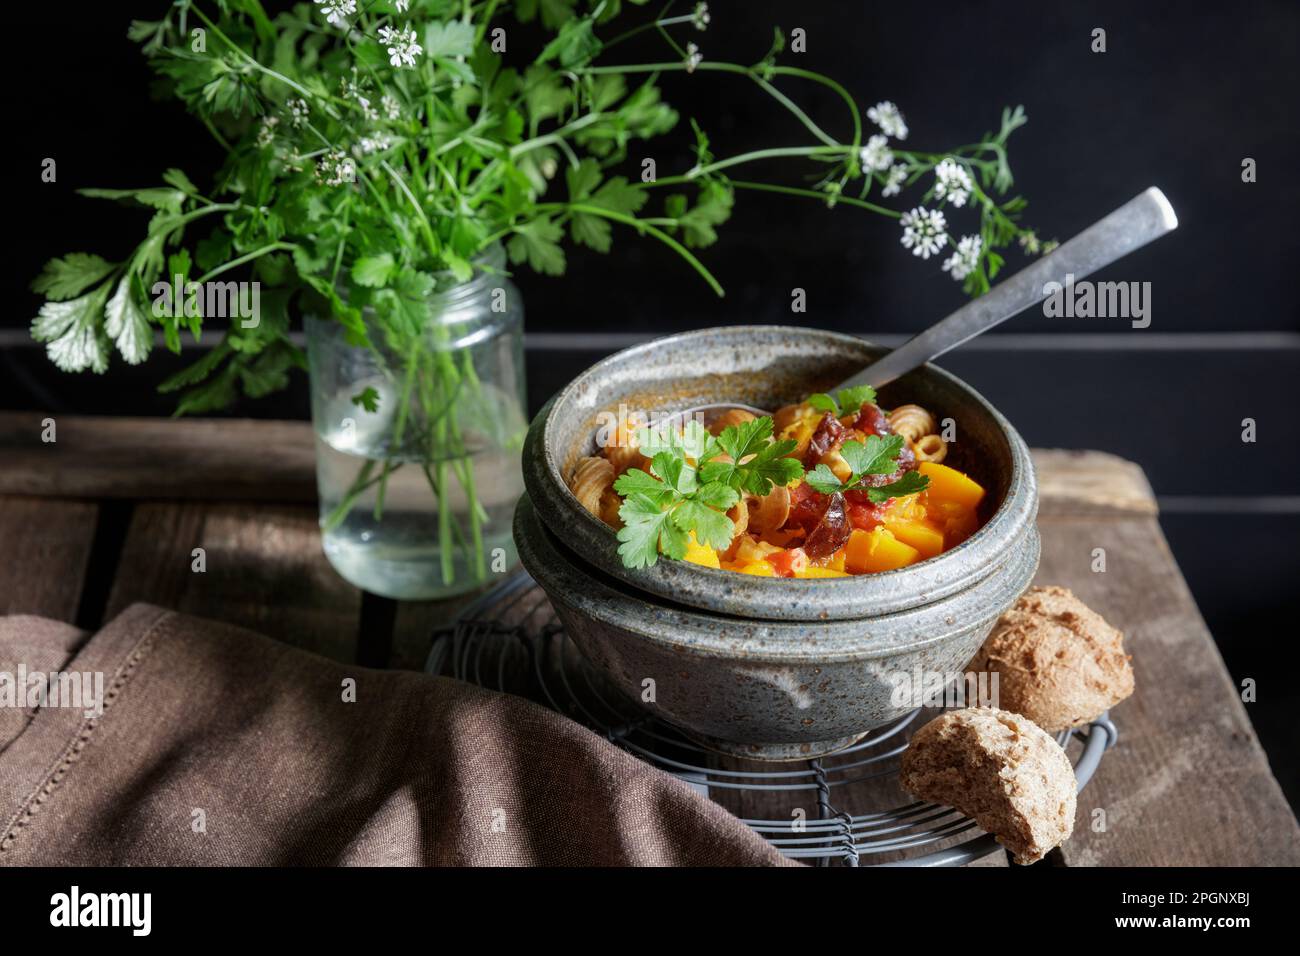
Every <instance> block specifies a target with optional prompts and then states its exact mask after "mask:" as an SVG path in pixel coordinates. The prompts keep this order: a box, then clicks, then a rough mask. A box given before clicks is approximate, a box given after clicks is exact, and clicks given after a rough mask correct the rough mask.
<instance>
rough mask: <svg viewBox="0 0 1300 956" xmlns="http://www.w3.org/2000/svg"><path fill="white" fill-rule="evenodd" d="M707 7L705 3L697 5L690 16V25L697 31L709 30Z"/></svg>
mask: <svg viewBox="0 0 1300 956" xmlns="http://www.w3.org/2000/svg"><path fill="white" fill-rule="evenodd" d="M710 19H711V17H710V16H709V5H708V4H707V3H697V4H696V5H695V12H694V13H692V14H691V23H692V24H694V26H695V29H697V30H707V29H708V28H709V20H710Z"/></svg>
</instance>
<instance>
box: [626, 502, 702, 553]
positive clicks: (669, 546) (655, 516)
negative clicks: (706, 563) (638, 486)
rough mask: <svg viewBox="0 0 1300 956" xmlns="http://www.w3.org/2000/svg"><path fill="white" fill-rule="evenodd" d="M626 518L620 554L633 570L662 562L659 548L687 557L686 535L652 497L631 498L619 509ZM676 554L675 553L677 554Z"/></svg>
mask: <svg viewBox="0 0 1300 956" xmlns="http://www.w3.org/2000/svg"><path fill="white" fill-rule="evenodd" d="M618 516H619V517H620V518H622V519H623V527H622V528H620V529H619V532H618V540H619V541H620V542H622V543H621V544H620V545H619V548H618V553H619V555H620V556H621V557H622V558H623V564H624V566H626V567H629V568H647V567H651V566H653V565H654V564H655V562H656V561H658V560H659V549H660V547H661V544H662V547H663V551H664V553H665V554H669V555H671V556H673V557H676V558H681V557H684V556H685V555H686V536H685V535H684V534H682V533H681V532H680V530H679V529H677V528H676V526H675V525H673V523H672V522H671V521H670V520H669V512H667V511H665V510H664V509H663V507H661V505H660V503H659V502H658V501H656V500H655V499H654V498H651V497H650V496H648V495H644V494H640V493H634V494H631V495H628V497H627V499H626V500H625V501H624V502H623V504H622V506H621V507H620V508H619V509H618ZM674 550H675V551H676V552H677V553H676V554H673V551H674Z"/></svg>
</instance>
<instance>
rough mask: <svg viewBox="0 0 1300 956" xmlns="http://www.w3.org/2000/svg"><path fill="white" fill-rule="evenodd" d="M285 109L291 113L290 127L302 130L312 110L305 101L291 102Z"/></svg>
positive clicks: (286, 104) (285, 105)
mask: <svg viewBox="0 0 1300 956" xmlns="http://www.w3.org/2000/svg"><path fill="white" fill-rule="evenodd" d="M284 108H285V109H286V110H288V111H289V125H290V126H292V127H293V128H294V129H302V128H303V125H304V124H305V123H306V122H307V117H308V116H310V115H311V108H310V107H309V106H308V105H307V101H306V100H304V99H296V100H289V101H288V102H287V103H285V104H284Z"/></svg>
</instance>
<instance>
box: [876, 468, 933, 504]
mask: <svg viewBox="0 0 1300 956" xmlns="http://www.w3.org/2000/svg"><path fill="white" fill-rule="evenodd" d="M929 485H930V479H929V478H928V477H926V476H925V475H923V474H921V473H920V472H916V471H908V472H904V473H903V477H902V478H900V479H898V481H895V482H893V483H891V484H888V485H881V486H880V487H879V488H868V489H867V497H868V498H870V499H871V500H872V501H873V502H875V503H876V504H883V503H884V502H886V501H888V500H889V499H890V498H902V497H903V496H904V495H914V494H916V493H917V492H921V491H925V489H926V488H927V487H929Z"/></svg>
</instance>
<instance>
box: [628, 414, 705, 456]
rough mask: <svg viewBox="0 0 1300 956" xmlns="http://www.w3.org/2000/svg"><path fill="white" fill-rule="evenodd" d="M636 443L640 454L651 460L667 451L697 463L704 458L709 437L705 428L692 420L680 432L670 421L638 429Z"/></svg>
mask: <svg viewBox="0 0 1300 956" xmlns="http://www.w3.org/2000/svg"><path fill="white" fill-rule="evenodd" d="M636 441H637V445H638V447H640V449H641V451H642V453H643V454H646V455H649V456H650V457H651V458H654V457H655V456H656V455H658V454H659V453H660V452H663V451H667V452H672V453H673V454H675V455H679V456H680V457H682V458H694V459H695V460H696V461H697V462H699V461H700V460H701V459H702V458H704V457H705V454H704V452H705V449H706V448H707V447H708V446H709V443H710V441H711V437H710V435H709V433H708V431H707V430H706V429H705V427H704V426H703V425H702V424H700V423H699V421H697V420H696V419H693V418H692V419H690V420H688V421H687V422H686V424H685V425H684V426H682V428H681V431H678V429H677V428H676V427H675V425H674V424H673V422H671V421H669V422H663V423H660V424H657V425H647V426H644V427H642V428H638V429H637V432H636Z"/></svg>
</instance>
